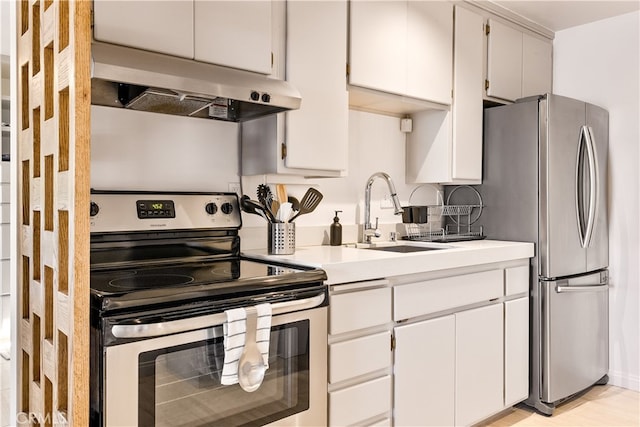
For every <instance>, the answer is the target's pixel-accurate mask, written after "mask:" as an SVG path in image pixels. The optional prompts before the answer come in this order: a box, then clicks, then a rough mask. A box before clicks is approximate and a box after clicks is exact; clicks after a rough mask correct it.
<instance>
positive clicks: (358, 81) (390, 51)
mask: <svg viewBox="0 0 640 427" xmlns="http://www.w3.org/2000/svg"><path fill="white" fill-rule="evenodd" d="M349 4H350V27H349V31H350V33H349V43H350V44H349V55H350V57H349V65H350V72H349V83H351V84H353V85H356V86H362V87H366V88H369V89H377V90H381V91H384V92H390V93H397V94H404V92H405V89H406V83H407V75H406V69H407V3H406V2H404V1H362V0H361V1H351V2H349Z"/></svg>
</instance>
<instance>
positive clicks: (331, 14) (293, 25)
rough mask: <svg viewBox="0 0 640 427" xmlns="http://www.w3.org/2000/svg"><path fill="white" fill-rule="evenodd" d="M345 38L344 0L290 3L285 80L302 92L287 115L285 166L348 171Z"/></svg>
mask: <svg viewBox="0 0 640 427" xmlns="http://www.w3.org/2000/svg"><path fill="white" fill-rule="evenodd" d="M327 29H330V30H327ZM346 41H347V4H346V1H344V0H343V1H331V2H306V1H290V2H288V4H287V81H289V82H290V83H291V84H292V85H293V86H294V87H296V88H297V89H298V90H299V91H300V95H301V96H302V105H301V107H300V109H299V110H294V111H289V112H287V113H286V141H287V157H286V158H285V164H286V166H287V167H288V168H301V169H320V170H330V171H346V170H347V154H348V139H349V132H348V120H349V94H348V92H347V82H346V63H347V45H346Z"/></svg>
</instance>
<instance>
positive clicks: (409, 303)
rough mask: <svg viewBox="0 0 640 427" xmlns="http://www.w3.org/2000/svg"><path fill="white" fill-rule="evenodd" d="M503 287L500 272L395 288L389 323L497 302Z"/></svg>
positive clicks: (484, 272) (493, 271)
mask: <svg viewBox="0 0 640 427" xmlns="http://www.w3.org/2000/svg"><path fill="white" fill-rule="evenodd" d="M503 283H504V278H503V272H502V270H490V271H483V272H481V273H472V274H464V275H460V276H452V277H444V278H441V279H434V280H426V281H423V282H416V283H410V284H408V285H400V286H396V287H395V288H394V289H393V292H394V303H393V320H395V321H398V320H403V319H409V318H411V317H416V316H422V315H425V314H429V313H435V312H438V311H442V310H448V309H451V308H455V307H462V306H465V305H467V304H473V303H477V302H483V301H489V300H490V299H494V298H500V297H501V296H502V294H503V286H504V285H503Z"/></svg>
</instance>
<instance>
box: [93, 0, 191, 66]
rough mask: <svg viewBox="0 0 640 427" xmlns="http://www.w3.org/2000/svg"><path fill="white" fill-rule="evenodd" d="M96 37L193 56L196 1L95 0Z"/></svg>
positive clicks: (115, 42) (167, 52)
mask: <svg viewBox="0 0 640 427" xmlns="http://www.w3.org/2000/svg"><path fill="white" fill-rule="evenodd" d="M93 11H94V22H93V37H94V38H95V39H96V40H99V41H104V42H108V43H114V44H119V45H123V46H131V47H135V48H139V49H145V50H151V51H154V52H160V53H166V54H169V55H174V56H182V57H185V58H193V2H192V1H181V0H177V1H176V0H170V1H113V0H96V1H94V2H93Z"/></svg>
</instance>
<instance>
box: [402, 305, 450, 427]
mask: <svg viewBox="0 0 640 427" xmlns="http://www.w3.org/2000/svg"><path fill="white" fill-rule="evenodd" d="M394 333H395V337H396V350H395V367H394V370H395V382H394V392H395V395H394V401H395V425H396V426H451V425H454V396H455V393H454V388H453V387H454V377H455V376H456V374H455V371H454V369H455V366H454V362H455V360H456V357H455V354H456V349H455V338H454V337H455V318H454V316H453V315H451V316H446V317H441V318H437V319H433V320H427V321H424V322H419V323H415V324H412V325H405V326H399V327H397V328H395V332H394Z"/></svg>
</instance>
